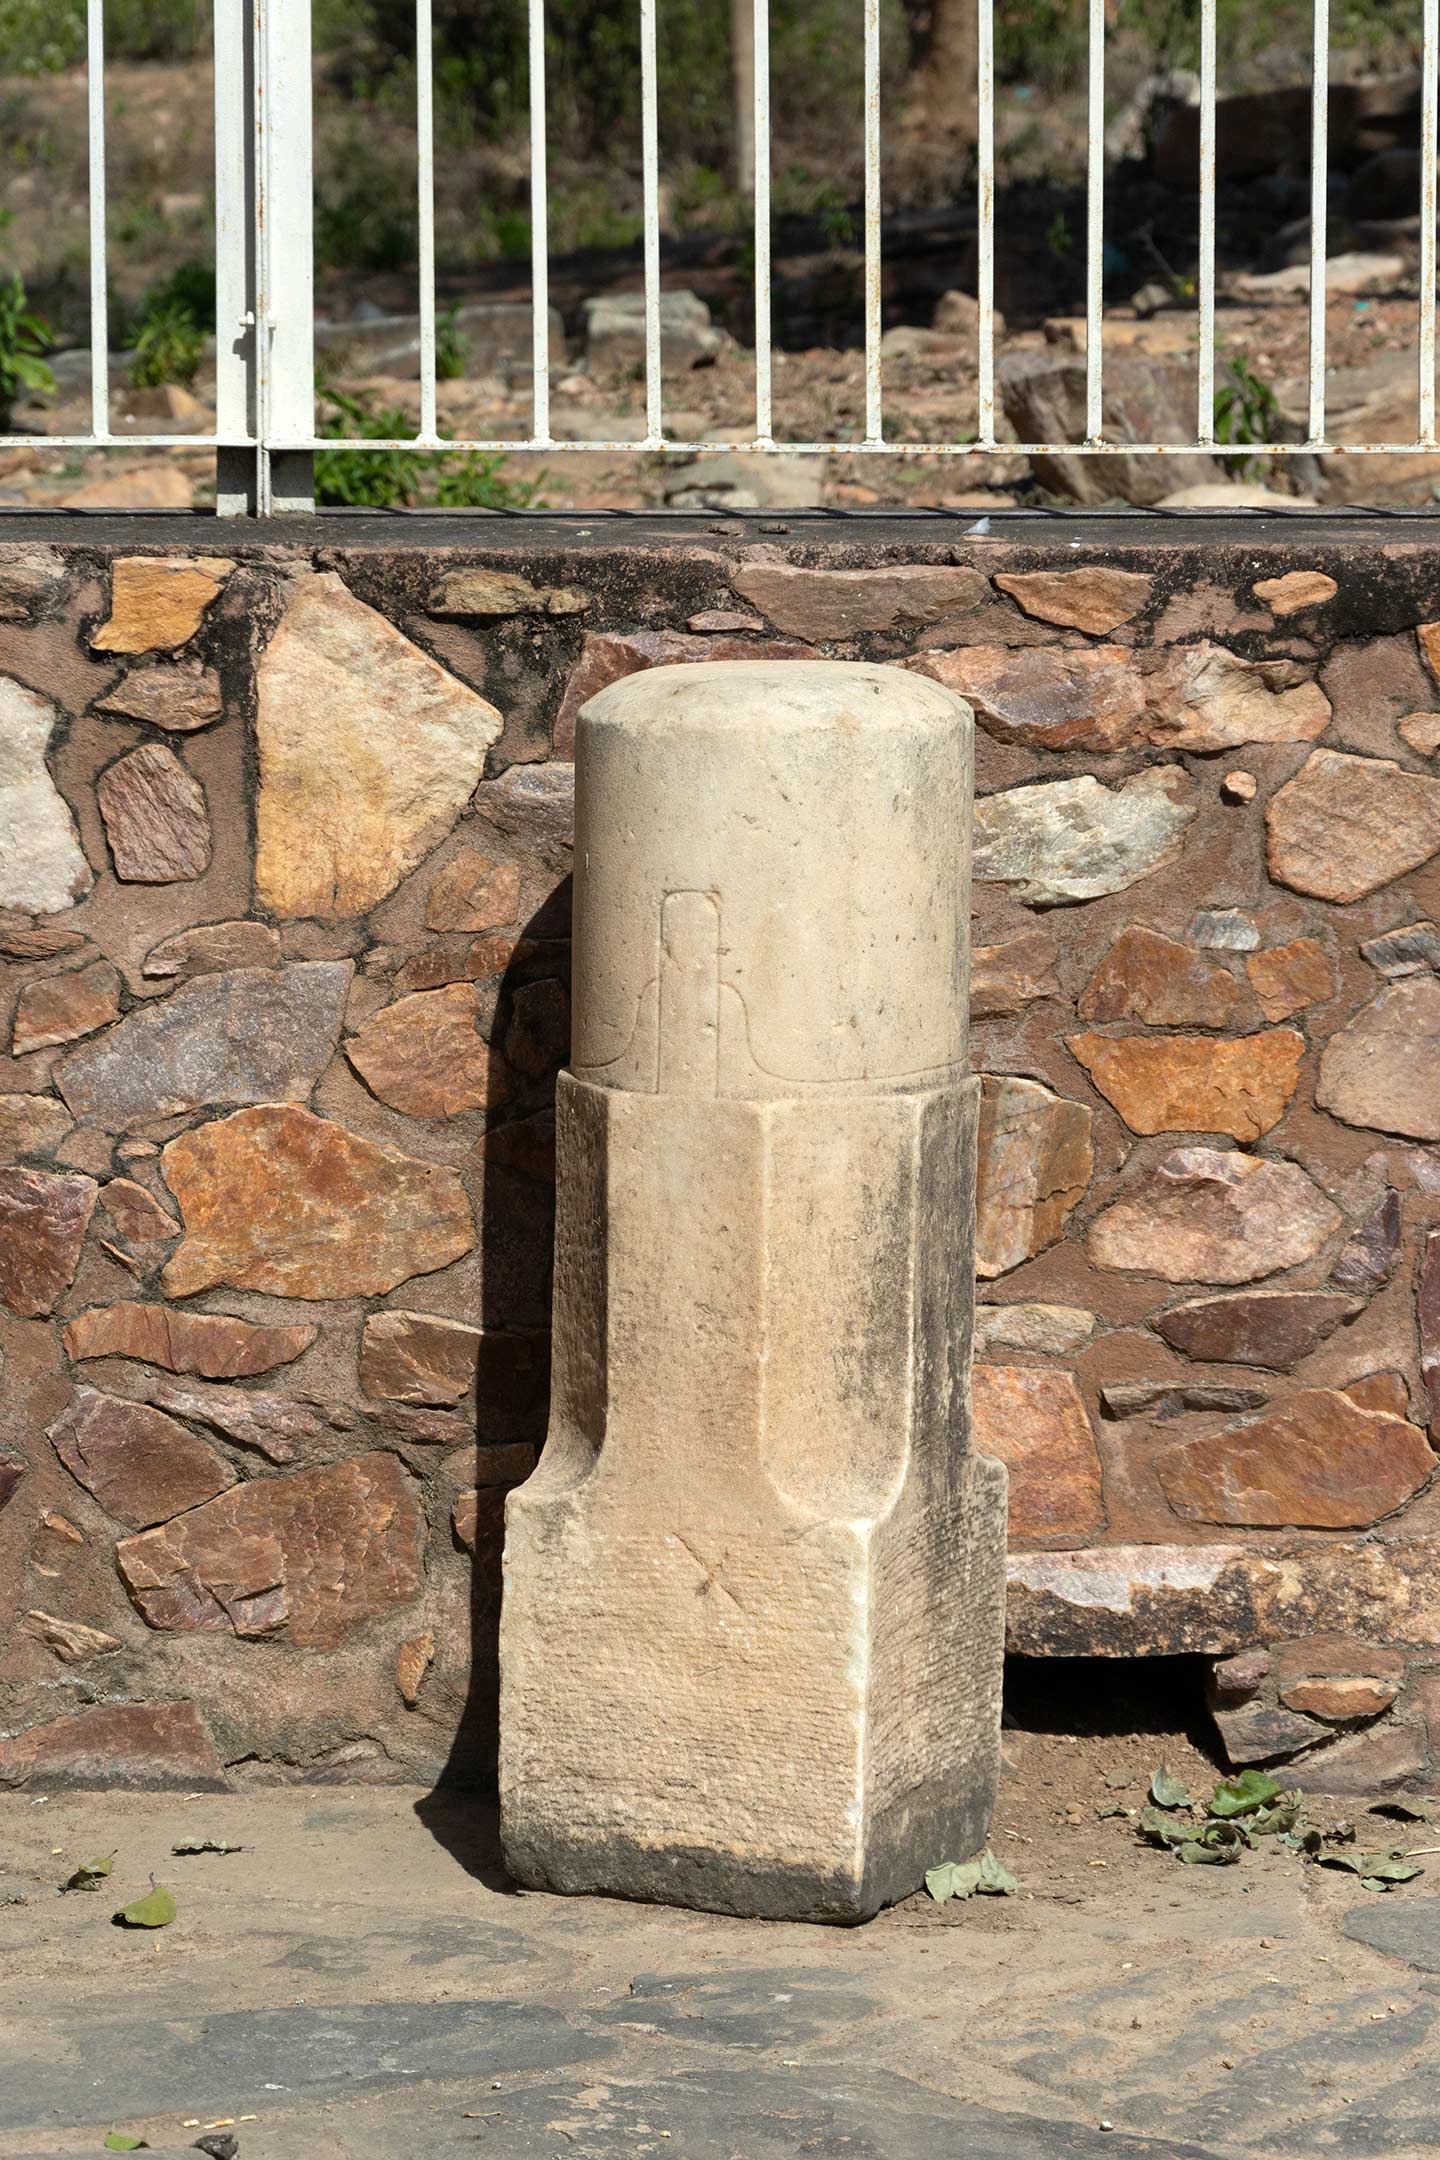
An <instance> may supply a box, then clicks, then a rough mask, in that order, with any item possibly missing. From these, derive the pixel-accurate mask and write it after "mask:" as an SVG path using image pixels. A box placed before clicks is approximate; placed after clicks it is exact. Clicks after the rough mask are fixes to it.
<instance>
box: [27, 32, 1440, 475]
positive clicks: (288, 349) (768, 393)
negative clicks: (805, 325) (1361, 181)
mask: <svg viewBox="0 0 1440 2160" xmlns="http://www.w3.org/2000/svg"><path fill="white" fill-rule="evenodd" d="M310 4H311V0H214V25H215V196H216V232H215V244H216V319H217V324H218V332H217V359H216V424H215V433H214V435H213V436H201V435H187V436H185V437H184V438H183V442H184V446H185V447H186V448H191V449H193V448H195V447H197V446H201V447H204V446H206V445H209V444H213V445H214V448H215V452H216V468H217V507H218V508H219V510H220V511H221V512H222V513H225V514H237V513H241V512H244V511H246V510H252V511H255V512H258V513H261V514H265V513H268V512H271V511H276V512H278V511H286V510H300V509H308V508H310V507H311V505H312V499H313V479H312V470H313V455H314V453H315V451H317V450H319V449H322V448H324V447H325V446H326V445H325V442H324V440H323V439H322V438H321V437H320V436H319V435H318V433H317V416H316V401H315V337H314V329H315V311H314V241H313V230H312V226H313V177H312V156H311V77H310ZM656 4H657V0H637V5H638V8H639V25H640V69H641V159H642V186H643V212H644V216H643V263H644V295H645V308H644V322H645V435H644V438H643V440H641V441H639V442H635V441H633V440H630V441H624V442H611V441H606V440H603V439H593V440H575V439H573V438H568V439H566V440H565V441H556V440H555V439H554V438H553V437H552V435H551V432H550V380H549V369H550V327H549V279H548V267H549V246H548V239H547V200H548V199H547V188H546V155H545V153H546V96H545V16H544V0H528V6H529V74H530V81H529V110H530V199H531V235H532V260H531V273H532V289H531V305H532V310H533V332H534V334H533V390H532V400H533V402H532V412H531V427H530V433H529V436H528V437H526V438H524V439H521V440H517V439H515V438H513V437H504V438H479V437H474V438H471V437H460V438H451V437H442V436H441V435H440V434H439V432H438V426H437V413H436V372H437V370H436V293H435V217H434V108H433V94H432V32H431V0H416V7H415V39H416V63H417V66H416V75H417V100H416V174H417V184H418V198H417V213H418V214H417V233H418V268H419V289H420V335H419V344H420V424H419V430H418V432H417V433H416V434H415V435H413V436H403V437H384V438H378V437H355V438H350V439H347V445H346V446H347V448H348V449H350V450H367V449H369V450H377V451H383V450H414V449H420V450H430V451H443V450H454V451H457V452H465V451H481V452H488V453H497V452H498V453H512V452H523V451H544V452H546V453H549V454H550V455H552V456H555V457H564V456H567V455H571V454H573V453H576V452H583V451H592V452H593V451H604V452H612V453H616V454H621V453H623V454H625V455H633V454H635V453H636V452H648V453H657V454H665V455H670V456H678V457H686V458H689V457H693V456H695V455H697V454H700V453H703V452H707V451H709V452H713V451H715V450H717V449H718V448H720V447H722V446H720V445H717V444H716V443H714V442H687V441H677V440H675V439H674V438H671V437H667V436H666V435H665V433H664V407H663V401H662V378H661V340H660V153H659V100H658V92H657V62H656ZM862 4H863V11H864V28H863V41H864V93H865V94H864V162H865V199H864V263H865V272H864V296H863V310H864V355H865V361H864V365H865V394H864V433H863V436H862V437H860V438H859V439H858V440H852V439H839V438H836V439H834V440H829V441H823V442H817V441H790V440H785V439H777V438H776V436H775V433H774V409H773V401H772V336H771V323H772V310H771V231H770V228H771V197H770V178H771V175H770V71H769V55H770V26H769V0H754V135H755V184H754V262H755V271H754V279H755V415H754V430H753V434H752V435H751V436H750V437H749V438H748V439H747V440H745V441H740V442H737V441H735V440H733V439H729V440H727V441H726V442H725V444H724V445H723V448H724V450H726V451H727V452H731V453H733V452H734V451H736V450H742V451H744V450H749V451H752V452H756V453H760V454H767V453H774V452H785V453H787V454H794V453H797V452H800V453H805V454H809V455H814V456H833V455H841V454H843V455H845V456H856V455H861V456H863V455H867V454H868V455H876V454H881V455H885V456H893V457H904V458H912V459H913V458H936V457H940V458H959V459H964V458H976V457H985V456H987V455H990V454H995V453H1000V454H1003V455H1007V456H1017V455H1019V456H1044V457H1053V456H1056V455H1059V454H1066V455H1080V456H1085V457H1106V456H1118V455H1125V456H1135V455H1136V454H1155V455H1168V456H1173V455H1174V454H1175V453H1176V452H1177V451H1179V452H1184V451H1191V452H1194V451H1200V452H1207V451H1215V450H1217V449H1223V447H1224V446H1223V445H1221V444H1218V443H1217V439H1216V433H1215V278H1216V259H1215V209H1216V201H1215V198H1216V157H1215V137H1216V121H1215V114H1216V0H1199V4H1200V69H1199V75H1200V111H1199V158H1198V170H1197V175H1196V178H1197V189H1198V196H1199V226H1198V270H1197V277H1196V311H1195V312H1196V334H1197V345H1198V368H1197V392H1196V413H1195V431H1194V435H1193V437H1192V438H1190V439H1189V440H1188V441H1184V442H1167V443H1135V442H1133V441H1123V442H1122V441H1118V440H1110V439H1107V437H1106V434H1105V371H1104V344H1103V324H1104V308H1103V264H1104V242H1105V142H1104V137H1105V44H1106V37H1105V31H1106V25H1105V0H1080V4H1082V5H1084V7H1085V8H1086V9H1087V15H1088V68H1089V75H1088V139H1087V165H1086V275H1085V288H1086V291H1085V302H1086V304H1085V318H1086V344H1085V436H1084V439H1083V440H1081V441H1079V442H1066V443H1053V442H1049V443H1030V442H1024V443H1017V442H1014V441H1010V440H1002V439H999V438H997V434H996V356H995V43H994V8H995V0H976V7H977V12H978V21H977V29H978V77H977V175H978V204H977V211H978V241H977V294H976V298H977V300H978V303H979V306H978V330H977V351H976V362H977V370H978V421H979V424H978V429H977V432H976V435H975V437H974V438H973V439H971V440H968V441H964V442H960V441H952V442H915V441H909V440H906V441H891V440H888V439H887V437H886V434H885V408H884V394H883V383H882V374H881V275H880V273H881V113H880V0H862ZM1013 4H1020V5H1023V0H1013ZM87 6H88V77H89V145H90V169H89V200H90V343H91V426H90V429H89V431H88V432H86V433H81V434H71V435H47V436H46V437H44V438H43V440H44V442H45V444H46V445H47V446H48V447H55V448H73V449H88V448H96V447H99V446H102V445H106V444H117V445H120V444H123V446H125V447H127V448H131V449H134V448H145V447H153V448H159V447H168V448H175V447H176V446H177V440H178V439H177V437H175V436H174V435H170V434H155V435H137V434H135V433H132V432H130V431H128V430H127V431H126V432H125V434H124V435H123V436H118V437H117V436H115V435H112V433H111V429H110V383H109V354H108V346H109V339H108V334H107V332H108V313H109V308H108V280H107V268H106V239H105V231H106V227H105V52H104V0H87ZM1419 6H1420V12H1421V21H1420V29H1421V36H1422V58H1421V107H1422V117H1421V159H1420V162H1421V177H1420V199H1419V202H1418V204H1417V209H1418V210H1419V214H1420V215H1419V245H1420V280H1419V346H1418V380H1417V386H1416V432H1415V434H1414V436H1413V438H1411V439H1409V440H1397V441H1385V442H1369V443H1346V444H1345V445H1343V448H1344V451H1345V454H1346V456H1347V457H1356V456H1359V457H1363V456H1366V455H1377V454H1378V455H1384V454H1389V453H1395V452H1401V453H1410V454H1414V453H1420V452H1425V451H1433V450H1437V449H1440V441H1437V436H1436V403H1435V312H1436V207H1437V205H1436V148H1437V145H1436V135H1437V125H1440V101H1437V79H1440V0H1419ZM1329 58H1330V20H1329V0H1314V42H1313V63H1312V65H1313V81H1312V97H1311V184H1310V298H1309V404H1308V426H1307V430H1306V434H1305V438H1304V440H1302V441H1299V442H1261V443H1247V444H1246V445H1245V455H1246V456H1247V457H1251V458H1263V457H1294V456H1297V455H1306V454H1316V453H1320V452H1325V451H1328V450H1331V449H1334V448H1338V447H1341V446H1338V445H1335V444H1332V443H1330V442H1329V441H1327V439H1326V427H1325V375H1326V289H1325V260H1326V209H1327V178H1328V174H1327V125H1328V110H1329ZM36 441H37V438H36V437H34V436H30V435H13V434H12V435H0V447H9V446H11V445H15V444H20V443H24V444H26V445H29V446H34V445H35V443H36Z"/></svg>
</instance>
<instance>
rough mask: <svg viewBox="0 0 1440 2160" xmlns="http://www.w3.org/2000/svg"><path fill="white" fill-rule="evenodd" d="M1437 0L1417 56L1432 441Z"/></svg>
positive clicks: (1423, 353)
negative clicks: (1418, 56) (1418, 57)
mask: <svg viewBox="0 0 1440 2160" xmlns="http://www.w3.org/2000/svg"><path fill="white" fill-rule="evenodd" d="M1437 84H1440V0H1425V4H1424V9H1423V14H1422V30H1421V57H1420V436H1419V439H1420V441H1421V442H1423V443H1426V444H1433V443H1434V441H1435V210H1436V203H1435V131H1436V128H1437V127H1440V98H1437V95H1436V91H1437Z"/></svg>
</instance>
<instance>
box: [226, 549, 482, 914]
mask: <svg viewBox="0 0 1440 2160" xmlns="http://www.w3.org/2000/svg"><path fill="white" fill-rule="evenodd" d="M257 695H258V709H257V714H256V741H257V745H258V749H259V755H260V792H259V797H258V799H257V804H256V826H255V843H256V855H255V884H256V890H257V892H258V893H259V896H260V898H261V900H262V902H263V903H264V905H265V906H266V907H267V908H269V909H270V910H271V911H272V912H273V913H274V914H276V915H279V916H281V917H286V916H299V915H313V916H317V917H319V918H320V919H321V920H324V921H332V920H337V919H339V918H342V917H344V916H348V915H362V914H365V913H366V912H368V910H369V909H370V908H372V907H374V906H375V904H376V902H377V901H380V900H383V899H384V898H385V896H386V895H387V894H388V893H391V892H393V891H394V889H395V887H396V886H397V885H398V884H399V882H400V880H401V878H402V877H405V876H406V875H407V874H408V873H409V872H410V871H411V870H413V869H415V868H416V867H417V866H418V865H419V864H420V863H421V862H422V861H423V860H424V858H425V856H426V855H427V854H429V852H430V850H431V849H432V848H433V847H435V846H437V845H438V844H439V842H440V841H441V840H443V839H444V837H445V835H446V833H448V832H449V830H450V828H451V826H452V825H453V824H454V822H455V820H456V818H457V817H458V816H459V814H460V812H461V810H462V809H463V808H464V805H465V803H466V801H467V799H468V798H469V795H470V793H471V790H472V789H473V788H474V786H475V783H476V781H477V780H478V779H479V778H480V773H481V768H482V766H483V764H484V761H485V752H486V751H487V750H488V749H489V747H490V745H491V743H493V742H494V741H495V740H496V738H497V737H498V735H499V733H500V730H501V726H502V724H503V723H502V721H501V718H500V715H499V713H498V712H497V711H496V710H495V707H494V706H493V705H491V704H489V703H488V702H487V700H486V699H484V698H482V697H480V696H479V695H478V694H477V693H476V692H475V691H474V690H471V689H469V688H468V687H467V685H465V684H464V683H462V682H460V681H459V680H457V678H456V677H455V676H453V675H450V674H447V672H446V670H445V669H444V668H442V667H441V666H440V665H439V663H438V662H437V661H435V660H432V659H431V658H430V656H429V654H428V653H423V652H421V650H420V648H419V647H418V646H417V645H413V644H412V643H411V642H410V640H409V639H408V638H405V637H402V636H401V634H400V632H399V631H398V630H396V629H395V628H394V627H393V626H392V625H391V624H390V623H388V622H387V621H386V620H385V618H384V617H383V616H382V615H378V614H377V613H376V612H375V610H374V609H373V608H368V607H366V606H365V605H364V604H363V602H361V601H359V600H357V599H355V597H354V596H353V594H351V593H349V592H347V591H346V589H345V587H344V586H343V585H342V584H341V582H340V580H339V578H338V577H336V576H334V575H333V573H330V572H323V573H318V574H315V575H306V576H303V577H299V578H296V579H295V580H294V581H293V583H292V585H291V588H290V600H289V603H288V605H287V607H286V610H285V614H284V617H283V618H282V620H281V623H280V627H279V629H278V630H277V631H276V632H275V635H274V637H273V638H272V639H271V641H270V644H269V646H268V647H267V648H266V652H265V655H264V658H263V659H262V660H261V662H260V668H259V678H258V692H257ZM382 740H383V743H384V754H383V756H382V755H381V754H380V752H379V749H378V745H379V743H380V742H381V741H382Z"/></svg>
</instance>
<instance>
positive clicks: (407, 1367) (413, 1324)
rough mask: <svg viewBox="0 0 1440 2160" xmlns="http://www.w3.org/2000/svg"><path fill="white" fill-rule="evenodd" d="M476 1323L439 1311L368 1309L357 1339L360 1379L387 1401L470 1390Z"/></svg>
mask: <svg viewBox="0 0 1440 2160" xmlns="http://www.w3.org/2000/svg"><path fill="white" fill-rule="evenodd" d="M482 1340H483V1337H482V1334H481V1331H480V1329H479V1328H473V1327H466V1326H465V1324H464V1322H463V1321H460V1320H446V1319H443V1318H442V1317H441V1316H440V1315H439V1314H438V1313H421V1312H405V1311H403V1310H401V1309H400V1308H399V1307H394V1308H392V1309H391V1310H390V1311H389V1312H383V1313H371V1314H370V1315H369V1317H368V1318H367V1320H366V1322H365V1333H364V1336H363V1337H362V1340H361V1344H360V1385H361V1386H362V1387H363V1388H364V1390H365V1393H366V1394H367V1395H378V1396H381V1397H383V1398H385V1399H387V1400H388V1401H391V1402H408V1403H430V1404H439V1405H442V1406H443V1405H444V1404H447V1403H456V1402H459V1401H460V1400H461V1399H462V1397H464V1396H466V1395H473V1393H474V1391H475V1376H476V1373H477V1371H478V1369H479V1360H480V1345H481V1342H482Z"/></svg>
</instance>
